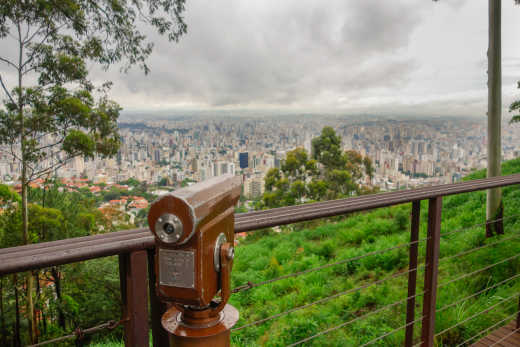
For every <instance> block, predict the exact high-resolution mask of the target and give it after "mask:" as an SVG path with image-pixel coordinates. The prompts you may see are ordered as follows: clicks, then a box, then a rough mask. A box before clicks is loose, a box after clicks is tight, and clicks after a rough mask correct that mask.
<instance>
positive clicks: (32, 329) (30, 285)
mask: <svg viewBox="0 0 520 347" xmlns="http://www.w3.org/2000/svg"><path fill="white" fill-rule="evenodd" d="M23 155H24V154H23V151H22V156H23ZM26 177H27V169H26V164H25V162H22V228H23V243H24V245H28V244H29V243H30V239H29V216H28V215H29V214H28V209H27V186H28V182H27V178H26ZM26 282H27V321H28V329H29V339H30V341H31V343H32V344H35V343H37V342H38V341H37V336H36V324H35V319H34V318H35V317H34V302H33V292H34V281H33V275H32V272H31V271H29V272H27V273H26Z"/></svg>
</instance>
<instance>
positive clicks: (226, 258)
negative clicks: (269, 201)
mask: <svg viewBox="0 0 520 347" xmlns="http://www.w3.org/2000/svg"><path fill="white" fill-rule="evenodd" d="M241 182H242V181H241V179H240V177H235V176H232V175H225V176H222V177H218V178H214V179H211V180H208V181H206V182H204V183H201V184H195V185H193V186H191V187H189V188H186V189H181V190H179V191H176V192H174V193H173V194H168V195H165V196H163V197H161V198H160V199H158V200H157V201H156V202H154V203H153V204H152V206H151V208H150V212H149V213H148V224H149V226H150V230H151V231H152V233H153V234H154V236H155V238H156V250H155V258H154V259H155V266H154V268H153V270H154V271H155V274H156V276H158V278H156V279H155V293H156V295H157V296H158V297H159V299H160V300H162V301H165V302H169V303H172V307H171V308H170V309H169V310H168V311H167V312H166V313H165V314H164V315H163V317H162V320H161V321H162V325H163V327H164V329H165V330H166V331H167V332H168V333H169V335H170V342H171V344H173V345H174V346H215V347H216V346H229V336H230V329H231V327H232V326H233V325H234V324H235V323H236V321H237V320H238V312H237V311H236V309H234V308H233V307H231V306H229V305H227V301H228V300H229V297H230V295H231V288H230V284H231V267H232V264H233V258H234V248H233V244H234V235H235V233H234V219H235V215H234V209H235V205H236V203H237V201H238V199H239V197H240V191H241ZM217 294H219V296H220V301H215V300H214V298H215V296H216V295H217Z"/></svg>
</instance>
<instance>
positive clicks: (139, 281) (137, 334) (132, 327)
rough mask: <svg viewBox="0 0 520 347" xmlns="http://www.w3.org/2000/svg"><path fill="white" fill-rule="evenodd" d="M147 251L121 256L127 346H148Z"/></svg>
mask: <svg viewBox="0 0 520 347" xmlns="http://www.w3.org/2000/svg"><path fill="white" fill-rule="evenodd" d="M146 258H147V254H146V251H137V252H132V253H125V254H121V255H119V276H120V286H121V299H122V302H123V312H122V316H123V317H124V318H126V320H125V322H124V327H125V334H124V340H125V346H127V347H129V346H143V347H147V346H148V341H149V336H148V331H149V328H148V300H146V298H147V297H148V281H147V268H146V267H147V266H146V264H147V260H146Z"/></svg>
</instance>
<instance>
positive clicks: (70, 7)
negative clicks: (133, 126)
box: [0, 0, 186, 343]
mask: <svg viewBox="0 0 520 347" xmlns="http://www.w3.org/2000/svg"><path fill="white" fill-rule="evenodd" d="M183 11H184V0H165V1H159V0H132V1H124V0H101V1H97V0H96V1H94V0H69V1H58V0H25V1H24V0H11V1H2V2H0V39H2V40H13V41H14V43H15V46H16V49H15V51H13V52H12V53H13V54H12V55H9V53H10V52H2V53H0V62H1V63H3V64H4V66H6V67H7V68H10V69H11V70H12V71H13V72H14V73H15V75H16V77H17V78H16V82H15V83H13V85H12V86H10V85H9V84H8V81H7V80H6V79H5V78H4V77H5V75H4V74H0V86H1V88H2V90H3V93H4V95H5V99H4V102H3V105H4V106H3V109H0V145H4V146H6V147H7V148H8V151H7V152H8V154H9V155H10V156H11V157H12V159H13V160H14V161H18V162H19V163H20V165H21V175H20V181H21V185H22V214H21V218H22V236H23V243H24V244H27V243H29V242H30V240H29V219H28V217H29V216H28V208H27V188H28V185H29V183H30V182H31V181H32V180H34V179H36V178H39V177H43V176H47V175H49V174H52V173H53V172H55V171H56V170H57V169H58V168H60V167H61V166H63V165H65V164H66V163H67V162H68V161H69V160H70V159H71V158H74V157H76V156H86V157H94V156H96V155H100V156H102V157H105V156H112V155H114V154H115V153H117V150H118V148H119V135H118V131H117V118H118V116H119V112H120V110H121V108H120V107H119V105H117V104H116V103H115V102H113V101H111V100H110V99H109V98H108V91H109V89H110V85H111V84H110V83H109V82H106V83H103V84H102V85H99V86H94V84H93V83H92V82H91V81H90V80H89V76H88V69H87V63H97V64H100V65H101V66H103V67H104V68H108V67H109V66H111V65H113V64H116V63H121V66H122V69H123V70H124V71H126V70H128V69H129V68H130V67H131V66H132V65H139V66H140V67H141V68H142V69H143V70H144V72H145V73H148V72H149V67H148V66H147V64H146V58H147V57H148V56H149V55H150V53H151V52H152V48H153V45H152V44H151V43H150V42H148V41H147V40H146V37H145V35H143V34H142V33H141V32H140V31H139V30H137V23H138V22H139V21H143V22H145V23H147V24H149V25H151V26H152V27H154V28H155V29H156V30H157V31H158V32H159V33H160V34H164V35H167V37H168V39H169V40H170V41H177V40H178V39H179V38H180V36H181V35H183V34H184V33H186V24H185V23H184V21H183V18H182V12H183ZM32 81H35V82H34V83H33V84H32V85H29V84H30V83H32ZM32 292H33V283H32V278H31V276H30V274H28V276H27V293H28V295H27V297H28V307H27V311H28V312H29V334H30V340H31V342H33V343H34V342H36V334H35V324H34V314H33V304H32Z"/></svg>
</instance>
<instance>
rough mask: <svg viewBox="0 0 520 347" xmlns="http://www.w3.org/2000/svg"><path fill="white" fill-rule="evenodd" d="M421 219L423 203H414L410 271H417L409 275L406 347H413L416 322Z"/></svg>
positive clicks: (411, 226)
mask: <svg viewBox="0 0 520 347" xmlns="http://www.w3.org/2000/svg"><path fill="white" fill-rule="evenodd" d="M420 219H421V202H420V201H414V202H413V203H412V213H411V223H410V224H411V225H410V229H411V230H410V231H411V232H410V260H409V265H408V268H409V269H416V270H415V271H412V272H410V273H409V274H408V300H407V302H406V332H405V340H404V345H405V347H411V346H413V337H414V336H413V335H414V334H413V333H414V323H413V322H414V320H415V293H416V288H417V257H418V255H419V243H418V241H419V226H420Z"/></svg>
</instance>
